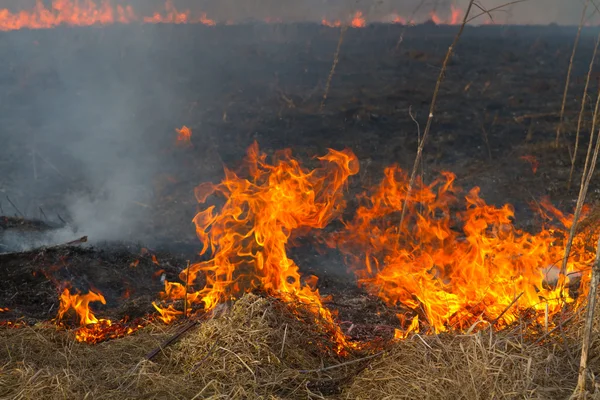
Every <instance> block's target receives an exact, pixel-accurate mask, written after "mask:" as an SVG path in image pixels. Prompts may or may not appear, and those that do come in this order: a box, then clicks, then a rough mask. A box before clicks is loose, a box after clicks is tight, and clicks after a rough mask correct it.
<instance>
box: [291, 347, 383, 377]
mask: <svg viewBox="0 0 600 400" xmlns="http://www.w3.org/2000/svg"><path fill="white" fill-rule="evenodd" d="M383 353H384V351H383V350H382V351H380V352H378V353H375V354H371V355H370V356H366V357H362V358H357V359H356V360H350V361H347V362H344V363H341V364H335V365H330V366H329V367H323V368H319V369H305V370H300V371H298V372H300V373H303V374H310V373H314V372H325V371H329V370H332V369H336V368H340V367H345V366H347V365H351V364H356V363H359V362H361V361H366V360H370V359H371V358H375V357H379V356H380V355H382V354H383Z"/></svg>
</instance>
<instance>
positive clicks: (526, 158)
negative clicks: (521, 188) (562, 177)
mask: <svg viewBox="0 0 600 400" xmlns="http://www.w3.org/2000/svg"><path fill="white" fill-rule="evenodd" d="M521 160H523V161H527V162H528V163H529V164H530V165H531V171H532V172H533V173H534V174H535V173H536V172H537V169H538V167H539V166H540V163H539V162H538V160H537V158H535V156H531V155H527V156H521Z"/></svg>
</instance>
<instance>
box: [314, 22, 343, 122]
mask: <svg viewBox="0 0 600 400" xmlns="http://www.w3.org/2000/svg"><path fill="white" fill-rule="evenodd" d="M347 30H348V25H344V26H342V28H341V29H340V38H339V40H338V44H337V47H336V49H335V54H334V55H333V64H331V70H330V71H329V76H327V83H325V92H324V93H323V100H321V106H320V107H319V112H321V113H322V112H323V109H324V108H325V101H326V100H327V96H328V95H329V87H330V86H331V80H332V79H333V74H334V73H335V67H336V66H337V64H338V61H339V59H340V49H341V48H342V43H343V42H344V35H345V34H346V31H347Z"/></svg>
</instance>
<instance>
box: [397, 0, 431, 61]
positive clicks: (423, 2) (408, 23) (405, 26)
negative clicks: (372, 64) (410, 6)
mask: <svg viewBox="0 0 600 400" xmlns="http://www.w3.org/2000/svg"><path fill="white" fill-rule="evenodd" d="M423 4H425V0H421V1H420V2H419V4H417V6H416V7H415V9H414V10H413V12H412V14H411V15H410V17H409V18H410V19H409V20H408V21H406V24H404V27H402V32H400V37H398V41H397V42H396V48H395V51H398V48H399V47H400V45H401V44H402V42H404V34H405V33H406V29H408V27H409V26H410V24H411V21H412V20H413V19H414V17H415V15H417V13H418V12H419V10H420V9H421V7H423Z"/></svg>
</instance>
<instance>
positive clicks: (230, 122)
mask: <svg viewBox="0 0 600 400" xmlns="http://www.w3.org/2000/svg"><path fill="white" fill-rule="evenodd" d="M456 29H457V28H456V27H443V26H435V25H432V24H425V25H422V26H417V27H413V28H409V29H407V30H406V31H404V28H403V27H401V26H393V25H373V26H369V27H367V28H364V29H349V30H348V31H347V33H346V35H345V37H344V38H343V43H342V46H341V51H340V55H339V63H338V64H337V67H336V70H335V72H334V74H333V77H332V81H331V87H330V90H329V92H328V94H327V98H326V100H325V101H324V107H323V109H322V110H321V103H322V101H323V93H324V88H325V85H326V81H327V78H328V75H329V73H330V70H331V66H332V61H333V56H334V52H335V48H336V46H337V43H338V40H339V34H340V31H339V30H338V29H332V28H327V27H323V26H319V25H312V24H296V25H262V24H254V25H240V26H218V27H212V28H211V27H204V26H195V25H189V26H186V25H181V26H177V25H156V26H145V25H144V26H142V25H130V26H112V27H93V28H57V29H52V30H40V31H26V30H23V31H15V32H8V33H4V34H2V36H0V51H2V53H3V54H5V55H6V56H5V57H3V58H2V60H0V86H1V87H2V90H1V92H2V96H3V100H4V101H2V102H0V121H2V124H1V126H0V141H1V142H2V143H3V144H4V145H3V146H0V168H1V170H2V172H3V173H2V175H1V176H0V192H2V194H4V196H3V197H6V199H7V201H4V198H2V199H0V200H1V201H0V207H1V208H0V214H4V215H5V216H6V217H4V219H0V245H4V246H5V247H6V249H4V250H3V248H2V247H0V251H8V250H10V251H11V254H6V255H0V275H1V276H2V277H3V279H2V281H1V282H0V306H2V307H8V308H9V311H8V312H4V313H1V314H0V319H3V320H10V319H15V318H25V320H26V321H28V322H34V321H42V320H48V319H50V318H53V317H54V316H55V315H56V309H57V305H58V293H60V288H61V287H62V286H61V285H64V282H69V283H70V285H71V286H72V287H73V288H74V289H76V290H80V291H82V292H85V291H87V290H90V289H93V288H96V289H97V290H100V291H101V292H102V293H103V294H104V296H105V297H106V299H107V304H106V305H99V306H98V307H96V306H95V305H94V308H95V309H96V310H97V312H98V314H100V315H103V316H110V317H111V318H121V317H123V316H125V315H129V316H131V317H135V316H141V315H144V314H145V313H148V312H151V311H152V306H151V301H152V300H153V299H156V296H157V293H158V292H159V291H160V290H161V288H162V283H161V281H160V276H161V274H162V272H161V273H158V271H160V270H164V272H165V274H166V276H167V278H168V279H170V278H171V279H174V277H175V276H176V274H177V273H178V271H180V270H181V269H182V268H183V267H184V266H185V264H186V260H192V261H194V260H197V259H198V256H197V255H196V252H197V251H198V250H199V249H200V248H201V244H200V243H199V242H198V239H197V238H196V236H195V233H194V229H193V226H192V224H191V223H190V221H191V219H192V217H193V216H194V214H195V212H196V210H197V205H196V200H195V198H194V194H193V188H194V187H195V186H196V185H198V184H199V183H202V182H205V181H212V182H218V181H219V180H220V179H221V178H222V176H223V165H226V166H228V167H235V166H237V165H239V163H240V161H241V160H242V158H243V156H244V154H245V151H246V148H247V147H248V146H249V145H250V144H251V143H252V142H253V141H255V140H256V141H257V142H258V143H259V145H260V146H261V149H262V150H264V151H266V152H267V153H272V152H273V151H275V150H278V149H282V148H288V147H289V148H291V149H293V154H294V155H295V156H296V157H298V158H299V159H300V160H302V162H304V163H305V164H306V165H311V163H313V162H314V160H313V157H314V156H316V155H321V154H324V153H325V152H326V151H327V148H334V149H342V148H350V149H351V150H352V151H353V152H354V153H355V154H356V155H357V156H358V158H359V160H360V164H361V172H360V173H359V174H358V175H357V176H355V177H353V178H352V179H351V181H350V185H349V189H348V193H347V199H348V200H349V205H348V210H349V212H351V210H352V207H353V199H354V198H355V196H356V195H357V194H358V193H360V192H361V191H363V190H364V188H366V187H369V186H370V185H372V184H374V183H376V182H377V181H378V180H379V178H380V177H381V174H382V172H383V168H384V167H386V166H389V165H391V164H394V163H396V164H399V165H400V166H401V167H403V168H405V169H410V168H411V167H412V163H413V160H414V156H415V151H416V148H417V142H418V139H419V135H420V134H421V133H422V130H423V127H424V126H425V123H426V119H427V115H428V113H429V105H430V101H431V96H432V92H433V88H434V86H435V83H436V80H437V77H438V74H439V68H440V65H441V61H442V59H443V57H444V55H445V53H446V51H447V49H448V46H449V45H450V43H451V42H452V39H453V37H454V35H455V33H456ZM401 35H403V40H402V41H401V43H400V44H399V45H398V46H397V44H398V41H399V38H400V37H401ZM574 37H575V29H574V28H563V27H557V26H549V27H495V26H489V27H472V28H468V29H467V30H466V31H465V33H464V36H463V38H462V39H461V41H460V42H459V45H458V47H457V48H456V49H455V56H454V57H453V58H452V60H451V62H450V65H449V67H448V71H447V73H446V75H445V80H444V82H443V85H442V87H441V90H440V94H439V100H438V104H437V111H436V113H435V115H434V119H433V125H432V130H431V133H430V137H429V141H428V144H427V145H426V147H425V151H424V159H423V166H424V176H425V179H426V180H427V179H431V178H432V177H434V176H435V175H436V174H437V173H438V172H439V171H442V170H450V171H452V172H454V173H455V174H456V175H457V182H458V184H459V185H460V186H462V187H464V188H465V189H469V188H471V187H473V186H479V187H481V195H482V197H483V198H484V199H485V200H486V201H488V202H489V203H492V204H497V205H502V204H504V203H511V204H513V206H514V208H515V212H516V223H517V225H518V226H520V227H521V228H524V229H528V230H535V229H539V221H537V220H536V219H535V217H534V214H533V213H532V212H531V206H530V203H531V202H532V201H533V200H534V199H539V198H541V197H544V196H549V197H550V199H551V201H552V202H553V203H554V204H555V205H556V206H557V207H558V208H559V209H562V210H564V211H571V210H572V208H573V206H574V200H575V199H576V198H577V190H578V186H579V185H578V184H577V182H578V180H579V179H580V177H579V175H577V174H576V176H575V179H574V182H575V184H574V185H572V187H571V188H570V189H567V182H568V176H569V170H570V163H571V162H570V156H569V151H570V150H568V149H572V147H573V143H574V132H575V127H576V123H577V115H578V112H579V107H580V98H581V95H582V93H583V87H584V84H585V77H586V74H587V68H588V65H589V57H590V56H591V54H592V48H593V44H594V39H595V37H594V34H593V32H589V31H584V34H583V36H582V38H581V42H580V44H579V51H578V53H577V56H576V57H575V62H574V68H573V76H572V79H571V84H570V88H569V97H568V99H567V103H566V104H567V107H566V114H565V115H566V118H565V125H564V129H563V132H564V133H563V135H562V137H561V142H560V143H561V145H560V147H559V148H555V147H554V145H553V144H554V139H555V135H556V127H557V124H558V113H559V111H560V106H561V100H562V93H563V90H564V81H565V75H566V71H567V67H568V62H569V56H570V54H571V50H572V45H573V40H574ZM596 76H597V74H596V71H594V75H593V80H592V82H591V84H590V93H596V92H597V91H598V90H599V89H600V84H599V82H598V80H597V79H596ZM123 97H125V98H126V99H127V102H128V103H127V104H128V107H129V108H128V109H127V112H123V115H119V116H118V118H119V119H118V121H126V124H125V126H124V127H123V128H122V129H123V138H122V142H119V143H117V144H116V147H118V156H119V157H121V158H128V157H129V158H131V159H132V160H134V161H135V162H133V164H132V168H135V169H138V170H140V171H148V177H147V181H145V182H143V184H144V185H145V187H146V188H147V189H148V191H149V193H150V195H149V200H148V201H147V202H139V204H137V205H134V207H133V211H132V213H135V212H138V211H139V213H140V215H143V218H139V220H138V221H137V222H138V224H137V225H136V226H135V229H132V230H131V231H130V232H129V233H128V238H127V239H126V240H121V239H119V241H118V243H96V242H95V243H94V245H93V246H92V247H90V246H66V247H58V248H49V249H41V250H40V249H36V250H29V251H25V252H14V251H15V249H14V248H10V249H9V248H8V247H9V245H8V244H7V243H8V242H3V241H2V237H7V236H6V233H7V232H9V231H10V232H19V233H21V234H22V233H24V232H25V233H27V232H33V233H36V232H37V233H39V232H47V231H51V230H53V229H56V228H58V227H63V226H65V225H67V226H68V225H69V224H71V222H72V220H73V218H72V216H71V215H69V208H68V206H67V202H68V199H69V198H71V197H72V196H73V195H74V194H89V193H91V192H94V191H95V190H96V189H95V188H94V187H90V182H89V171H86V170H85V169H84V168H82V165H85V162H84V161H85V160H83V159H82V157H81V155H77V154H75V153H73V148H74V147H69V146H65V145H64V143H66V139H68V140H69V141H70V140H72V141H73V143H77V141H78V140H80V139H81V137H84V138H85V137H86V135H94V134H97V132H98V130H97V129H100V128H98V127H99V126H104V125H103V124H107V123H110V119H111V117H112V116H111V115H110V114H109V115H106V111H107V110H110V111H114V109H115V106H114V104H115V103H116V102H118V101H121V99H122V98H123ZM592 97H595V96H593V95H592ZM119 104H120V103H119ZM591 108H593V107H592V106H588V107H587V108H586V110H588V109H591ZM588 112H589V110H588ZM411 115H412V116H414V120H413V118H412V117H411ZM115 118H117V116H115ZM589 119H590V118H589V116H588V115H587V114H586V118H585V120H584V129H583V130H582V132H583V133H584V134H583V136H582V143H581V145H580V150H581V151H580V154H579V155H578V161H577V163H576V171H581V169H582V164H583V159H584V156H583V155H582V154H584V153H583V152H584V151H585V149H587V139H586V138H587V136H588V132H589V128H588V125H589ZM107 121H109V122H107ZM182 125H186V126H189V127H190V128H191V129H192V132H193V135H192V139H191V141H192V144H193V146H190V147H186V148H181V147H177V146H175V145H174V141H175V133H174V129H175V128H179V127H181V126H182ZM132 127H135V128H134V129H131V128H132ZM103 129H104V128H103ZM106 129H120V126H119V125H118V124H116V126H108V127H107V128H106ZM57 138H60V140H58V139H57ZM32 143H33V144H34V145H35V147H33V149H34V150H32V146H33V145H32ZM69 143H70V142H69ZM32 152H36V154H37V157H35V156H34V158H36V160H37V161H35V162H33V163H32V161H31V158H32V156H31V154H32ZM531 156H532V157H531ZM86 157H87V156H86ZM84 158H85V157H84ZM528 160H529V161H528ZM534 165H535V167H536V168H533V166H534ZM534 169H535V170H534ZM599 190H600V186H599V185H598V181H597V179H595V180H594V181H593V182H592V187H591V189H590V196H589V198H588V200H589V201H590V202H594V201H595V200H596V199H597V197H598V193H599ZM8 200H10V201H8ZM11 203H12V204H11ZM9 217H10V219H9ZM42 221H43V222H42ZM140 221H141V222H140ZM332 229H334V228H332ZM79 233H81V235H84V234H87V233H86V232H78V234H77V235H75V236H74V237H73V239H75V238H76V237H78V236H81V235H80V234H79ZM3 235H4V236H3ZM90 239H91V240H92V241H93V238H90ZM57 244H58V243H57ZM142 247H147V248H150V249H151V250H150V251H149V252H148V253H146V255H144V256H141V255H140V252H141V249H142ZM316 247H317V246H314V243H312V242H311V240H310V238H308V239H307V241H306V243H305V244H303V245H301V246H298V247H295V248H293V249H290V252H291V254H292V258H293V259H294V260H295V261H296V262H297V264H298V265H299V266H300V268H301V270H302V271H303V273H304V274H315V275H317V276H319V278H320V279H319V287H320V290H321V292H322V293H323V294H325V295H328V294H331V295H332V296H333V297H332V299H331V301H330V304H331V306H332V308H334V309H336V310H337V312H338V319H339V320H340V323H342V324H346V325H348V329H350V326H352V330H355V329H356V331H355V332H361V329H363V328H364V327H365V326H366V327H368V329H367V328H364V329H367V330H366V331H362V333H359V334H357V335H358V336H361V335H362V336H369V335H371V336H372V335H375V333H374V332H380V333H378V334H379V335H381V336H389V335H390V334H392V333H393V326H394V324H396V322H395V312H396V311H397V310H396V311H394V310H389V309H387V308H385V307H384V306H383V305H382V304H381V303H380V302H379V300H377V299H373V298H371V297H369V296H367V295H366V294H365V293H364V292H362V291H361V290H360V289H357V288H356V284H355V282H354V279H353V277H352V276H351V275H350V274H349V273H348V272H347V271H346V270H345V267H344V266H343V262H342V258H341V256H340V255H339V254H338V253H337V252H335V251H332V250H329V251H325V254H323V251H322V249H319V250H321V251H317V250H316V249H315V248H316ZM151 254H155V255H156V257H157V259H158V265H157V264H155V263H154V262H152V258H151ZM135 260H139V264H138V265H137V266H136V267H131V264H132V263H133V262H134V261H135Z"/></svg>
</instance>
